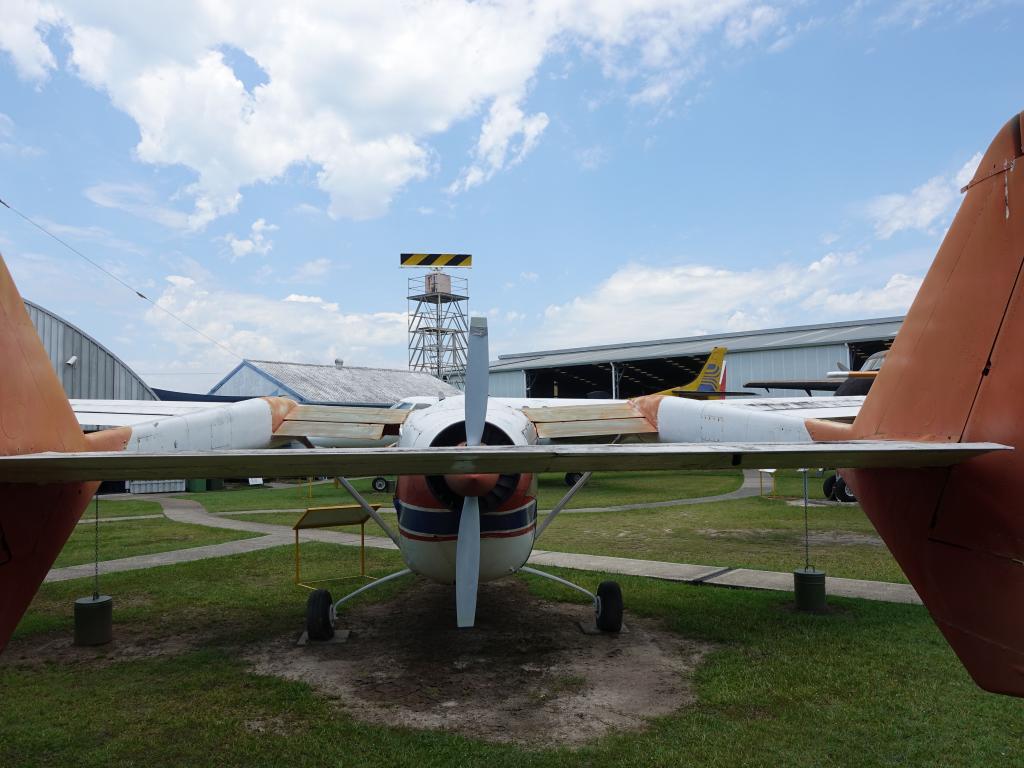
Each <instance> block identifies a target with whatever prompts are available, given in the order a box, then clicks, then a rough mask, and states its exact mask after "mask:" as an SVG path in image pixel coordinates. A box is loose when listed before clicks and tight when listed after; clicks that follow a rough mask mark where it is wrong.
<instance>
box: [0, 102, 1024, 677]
mask: <svg viewBox="0 0 1024 768" xmlns="http://www.w3.org/2000/svg"><path fill="white" fill-rule="evenodd" d="M1022 122H1024V114H1022V115H1019V116H1017V117H1015V118H1014V119H1013V120H1011V121H1010V123H1008V124H1007V125H1006V126H1005V127H1004V128H1003V130H1002V131H1001V132H1000V133H999V134H998V135H997V137H996V139H995V140H994V141H993V143H992V145H991V147H990V148H989V150H988V152H987V153H986V155H985V156H984V158H983V159H982V161H981V164H980V165H979V169H978V171H977V173H976V175H975V177H974V180H973V181H972V182H971V183H970V184H969V185H968V188H967V189H968V191H967V196H966V198H965V200H964V203H963V205H962V207H961V210H960V212H959V213H958V214H957V216H956V218H955V220H954V221H953V224H952V226H951V227H950V230H949V232H948V234H947V236H946V239H945V241H944V243H943V245H942V247H941V248H940V250H939V253H938V254H937V256H936V259H935V262H934V263H933V265H932V267H931V269H930V270H929V273H928V275H927V277H926V278H925V280H924V283H923V285H922V287H921V290H920V292H919V294H918V297H917V299H916V300H915V302H914V305H913V306H912V307H911V309H910V312H909V313H908V315H907V317H906V319H905V321H904V324H903V327H902V329H901V330H900V333H899V335H898V336H897V338H896V340H895V342H894V343H893V346H892V349H891V350H890V352H889V355H888V357H887V363H886V365H885V367H884V369H883V370H882V371H881V372H880V373H879V374H878V376H877V381H876V382H875V384H874V385H873V387H872V390H871V392H870V394H869V395H868V396H867V397H866V398H856V400H857V401H858V402H857V409H856V410H855V411H854V413H853V414H851V415H849V416H847V415H846V412H845V411H844V407H845V406H844V405H843V403H842V402H841V401H843V400H846V399H847V398H808V399H807V400H810V401H813V406H812V405H811V404H810V403H803V404H798V403H794V402H793V401H792V399H790V400H786V399H777V400H774V401H773V400H772V399H767V398H766V399H756V400H751V401H729V400H719V401H710V402H696V401H692V400H688V399H686V398H679V397H668V396H664V395H650V396H646V397H640V398H636V399H635V400H631V401H628V402H626V401H618V402H615V401H611V402H607V401H605V402H602V401H584V402H580V403H574V404H565V401H553V402H552V401H534V400H526V399H521V400H508V399H498V398H492V399H488V397H487V394H486V393H487V349H486V321H485V320H484V319H483V318H474V320H473V322H472V325H471V328H470V362H469V370H468V375H467V387H466V395H465V396H464V397H451V398H448V399H446V400H443V401H440V402H438V403H436V404H434V405H430V406H428V407H426V408H423V409H421V410H413V411H405V412H398V411H397V410H396V409H378V410H377V412H376V413H372V414H371V413H368V411H370V410H372V409H330V408H323V407H318V406H303V405H296V404H295V403H294V402H292V401H290V400H287V399H283V398H260V399H257V400H250V401H244V402H241V403H235V404H232V405H229V406H223V407H218V408H215V409H208V410H206V411H200V412H198V413H194V414H187V415H183V416H175V417H172V418H167V419H161V420H159V421H151V422H145V423H141V424H135V425H132V426H124V427H120V428H117V429H113V430H106V431H102V432H96V433H93V434H90V435H83V434H82V432H81V430H80V429H79V426H78V423H77V421H76V420H75V417H74V414H73V413H72V411H71V408H70V407H69V406H68V405H67V401H66V399H65V398H64V395H63V390H62V389H61V387H60V383H59V381H58V380H57V378H56V376H55V375H54V373H53V370H52V368H51V367H50V363H49V360H48V358H47V356H46V354H45V351H44V350H43V348H42V345H41V343H40V342H39V339H38V336H37V335H36V333H35V329H34V328H33V326H32V324H31V322H30V321H29V319H28V316H27V315H26V314H25V310H24V305H23V303H22V301H21V298H20V297H19V296H18V294H17V291H16V289H15V288H14V285H13V282H12V281H11V280H10V276H9V274H8V273H7V271H6V268H5V267H4V268H2V269H0V359H3V360H5V369H4V372H3V374H2V376H3V382H2V384H3V386H2V389H0V427H2V429H0V454H4V455H2V456H0V494H2V496H0V497H2V498H3V500H4V504H3V506H2V507H0V536H2V539H3V547H2V548H0V550H2V551H3V552H4V556H3V557H4V559H0V644H3V643H6V641H7V639H8V638H9V636H10V633H11V632H12V631H13V628H14V626H15V624H16V623H17V621H18V619H19V618H20V616H21V615H22V613H23V612H24V610H25V608H26V607H27V605H28V603H29V601H30V600H31V598H32V595H33V594H34V593H35V591H36V589H37V588H38V586H39V584H40V583H41V581H42V579H43V577H44V576H45V575H46V573H47V571H48V569H49V568H50V566H51V565H52V563H53V560H54V559H55V558H56V556H57V554H58V553H59V551H60V549H61V547H62V546H63V544H64V542H65V541H66V539H67V536H68V535H69V534H70V532H71V530H72V529H73V527H74V525H75V524H76V522H77V521H78V518H79V517H80V515H81V513H82V510H83V509H84V508H85V506H86V505H87V504H88V502H89V498H90V496H91V495H92V493H93V491H94V490H95V487H96V481H98V480H101V479H104V478H107V477H123V478H130V479H135V478H138V479H148V478H164V477H186V478H187V477H225V476H227V477H230V476H247V475H256V474H258V475H265V476H275V475H276V476H303V475H310V474H323V475H347V474H361V475H365V474H378V473H379V474H397V475H400V480H399V485H398V490H397V492H396V511H397V512H398V530H397V531H395V530H392V529H391V528H390V527H389V526H387V524H386V523H385V522H384V521H383V520H381V519H380V516H379V515H377V514H376V512H372V516H373V517H374V518H375V519H376V520H377V521H378V523H379V524H380V525H381V526H382V527H383V528H384V530H385V531H387V532H388V535H389V536H391V537H392V539H393V540H394V541H395V542H396V544H397V545H398V547H399V549H400V551H401V553H402V556H403V558H404V559H405V562H406V565H407V566H408V568H407V569H406V571H403V573H404V572H416V573H420V574H422V575H424V576H426V577H428V578H432V579H435V580H437V581H441V582H444V583H453V584H454V585H455V603H456V615H457V622H458V624H459V626H472V625H473V623H474V620H475V610H476V592H477V585H478V583H479V581H481V580H489V579H497V578H501V577H504V576H507V575H510V574H512V573H515V572H517V571H529V572H531V573H536V574H537V575H540V576H546V577H547V578H553V579H555V580H556V581H559V582H560V583H563V584H568V583H567V582H565V581H563V580H560V579H557V578H556V577H553V576H551V575H549V574H543V573H541V572H538V571H534V570H532V569H528V568H527V567H526V566H525V565H524V564H525V563H526V560H527V558H528V556H529V553H530V550H531V549H532V547H533V544H534V542H535V541H536V539H537V538H538V537H539V536H540V535H541V534H542V533H543V531H544V529H545V527H546V526H547V525H548V524H549V523H550V522H551V520H552V519H554V517H555V516H556V515H557V514H558V513H559V512H560V510H561V509H562V508H563V507H564V505H565V504H566V503H567V502H568V500H569V499H570V498H571V496H572V494H573V493H575V492H576V491H578V490H579V488H580V487H581V486H582V484H584V483H585V482H586V477H587V474H586V473H589V472H591V471H602V470H627V471H628V470H671V469H692V468H700V469H719V468H736V467H742V468H758V467H774V468H785V467H807V466H839V467H842V468H844V469H843V470H842V471H843V476H844V477H846V478H848V479H849V481H850V483H851V485H853V487H855V488H856V490H857V493H858V497H859V498H860V500H861V504H862V507H863V508H864V510H865V512H866V513H867V515H868V516H869V517H870V518H871V520H872V522H873V524H874V525H875V527H876V529H877V530H878V532H879V534H880V535H881V536H882V538H883V539H884V541H885V542H886V544H887V545H888V546H889V548H890V549H891V550H892V552H893V554H894V555H895V557H896V559H897V560H898V562H899V563H900V565H901V567H902V568H903V570H904V572H905V573H906V574H907V576H908V578H909V579H910V581H911V583H912V584H913V585H914V587H915V589H916V590H917V592H918V594H919V595H920V596H921V598H922V600H923V601H924V603H925V605H926V606H927V607H928V608H929V610H930V611H931V613H932V616H933V618H934V619H935V621H936V623H937V624H938V626H939V628H940V629H941V630H942V632H943V634H944V635H945V637H946V639H947V640H948V641H949V643H950V644H951V645H952V647H953V648H954V650H955V651H956V653H957V654H958V656H959V657H960V659H961V661H962V662H963V663H964V665H965V666H966V668H967V669H968V671H969V672H970V673H971V675H972V676H973V677H974V679H975V680H976V681H977V682H978V684H979V685H981V686H982V687H984V688H986V689H988V690H992V691H997V692H1002V693H1009V694H1013V695H1024V618H1022V617H1021V613H1020V612H1019V611H1017V610H1016V607H1017V606H1019V605H1020V604H1021V602H1022V601H1024V565H1022V563H1024V520H1022V519H1021V517H1020V516H1019V515H1017V514H1016V513H1015V511H1014V510H1015V509H1016V498H1017V495H1018V490H1017V487H1018V482H1017V479H1018V477H1019V476H1020V474H1021V470H1022V469H1024V455H1021V454H1018V453H1017V452H1016V451H1014V450H1010V449H1009V448H1011V447H1014V446H1017V445H1020V444H1021V443H1022V439H1024V402H1022V401H1021V399H1020V398H1019V396H1018V394H1017V386H1018V382H1019V380H1020V372H1021V371H1020V369H1021V368H1022V366H1024V357H1022V355H1021V354H1020V350H1021V349H1022V348H1024V283H1022V282H1021V281H1019V280H1018V279H1017V277H1018V275H1019V273H1020V271H1021V269H1022V268H1024V248H1022V247H1019V246H1020V244H1021V243H1024V216H1021V215H1012V213H1011V210H1012V209H1011V204H1012V201H1013V200H1020V199H1024V166H1022V168H1021V170H1016V166H1017V160H1018V159H1019V158H1020V157H1021V156H1024V148H1022V146H1021V132H1022V131H1021V128H1022ZM948 349H955V350H957V352H958V355H959V358H958V362H959V364H958V366H956V368H955V369H949V368H947V367H943V366H942V363H941V360H943V354H942V353H943V352H944V351H945V350H948ZM937 383H940V384H941V386H939V385H938V384H937ZM851 399H853V398H851ZM861 403H862V405H861ZM853 416H855V418H853ZM851 422H852V423H851ZM326 430H331V431H334V432H344V433H345V434H353V433H358V434H372V435H378V436H379V435H382V434H385V433H387V432H392V431H397V433H398V443H397V445H396V446H392V447H389V448H358V449H318V450H308V449H307V450H289V451H281V450H267V449H265V448H264V446H266V445H268V444H270V443H271V442H272V441H273V440H274V439H279V438H284V437H289V438H292V437H297V436H309V435H312V434H317V433H318V432H323V431H326ZM624 435H633V436H638V437H641V438H643V439H654V440H658V441H660V442H659V443H658V444H651V443H638V444H629V445H619V444H601V445H579V444H560V443H559V442H558V441H562V440H567V439H572V438H576V437H581V436H582V437H596V436H604V437H605V438H607V439H612V438H615V439H617V438H618V437H620V436H624ZM545 438H547V439H549V440H551V441H552V444H548V445H544V444H541V441H542V440H543V439H545ZM550 471H557V472H565V471H582V472H584V473H585V474H584V476H583V477H582V478H581V479H580V482H579V483H578V484H577V485H575V486H574V487H573V488H572V489H570V491H569V492H568V493H567V494H566V496H565V497H563V499H562V500H561V501H560V502H559V504H558V505H556V506H555V507H554V508H553V509H552V510H551V512H549V513H548V515H547V516H546V517H545V518H544V519H543V520H541V521H539V522H538V521H537V517H536V515H537V507H536V494H535V479H534V478H535V475H536V473H538V472H550ZM351 492H352V493H353V495H354V497H355V498H356V499H357V500H360V499H361V496H359V494H358V493H356V492H355V491H354V490H352V491H351ZM361 503H363V504H364V505H365V501H362V502H361ZM365 506H366V508H367V511H368V513H370V511H371V510H372V508H370V507H369V505H365ZM397 575H399V574H395V575H393V576H391V577H386V578H385V579H381V580H379V581H378V582H373V584H371V585H367V587H364V589H366V588H372V586H373V585H375V584H379V583H383V582H385V581H387V580H389V579H391V578H394V577H395V576H397ZM569 586H575V585H569ZM575 588H577V589H582V588H580V587H575ZM583 591H586V590H583ZM588 594H589V593H588ZM349 597H351V595H349V596H346V597H344V598H342V599H341V600H339V601H337V603H334V602H332V601H331V599H330V596H328V595H327V594H326V593H323V592H318V593H315V597H314V598H311V601H310V604H309V605H308V606H307V622H308V626H309V629H310V632H311V634H313V635H314V636H316V635H320V636H322V635H323V634H326V633H329V631H330V624H331V621H332V618H333V611H334V610H335V608H336V606H337V605H338V604H340V603H342V602H344V601H345V600H347V599H348V598H349ZM593 598H594V604H595V612H596V616H597V622H598V626H599V627H601V628H602V629H604V630H606V631H615V630H616V629H618V627H619V626H620V625H621V607H622V601H621V593H620V591H619V590H618V588H617V586H615V585H614V584H613V583H611V582H606V583H605V584H602V585H601V586H600V587H599V588H598V594H597V595H594V596H593ZM410 630H411V631H414V630H415V627H410Z"/></svg>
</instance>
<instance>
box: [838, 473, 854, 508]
mask: <svg viewBox="0 0 1024 768" xmlns="http://www.w3.org/2000/svg"><path fill="white" fill-rule="evenodd" d="M833 495H834V498H835V500H836V501H845V502H846V503H847V504H853V503H854V502H855V501H857V497H856V496H854V494H853V489H852V488H850V486H848V485H847V484H846V481H845V480H844V479H843V478H841V477H837V478H836V487H835V490H834V491H833Z"/></svg>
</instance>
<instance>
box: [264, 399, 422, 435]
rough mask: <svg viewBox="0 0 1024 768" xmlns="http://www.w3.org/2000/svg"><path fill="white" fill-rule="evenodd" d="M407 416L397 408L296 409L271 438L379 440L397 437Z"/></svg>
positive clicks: (329, 406)
mask: <svg viewBox="0 0 1024 768" xmlns="http://www.w3.org/2000/svg"><path fill="white" fill-rule="evenodd" d="M409 413H411V412H410V411H404V410H399V409H397V408H361V407H345V406H335V405H296V406H295V407H294V408H292V409H291V410H290V411H289V412H288V414H287V415H286V416H285V417H284V421H283V422H282V423H281V425H280V426H279V427H278V428H277V429H275V430H274V437H288V438H301V437H330V438H348V439H356V440H380V439H381V437H383V436H384V435H397V434H398V428H399V427H400V426H401V425H402V424H403V423H404V422H405V420H406V418H407V417H408V416H409Z"/></svg>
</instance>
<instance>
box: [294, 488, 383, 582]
mask: <svg viewBox="0 0 1024 768" xmlns="http://www.w3.org/2000/svg"><path fill="white" fill-rule="evenodd" d="M371 506H372V507H373V509H374V511H377V510H378V509H380V505H379V504H372V505H371ZM369 519H370V516H369V515H368V514H366V510H364V509H363V508H362V507H361V506H359V505H358V504H345V505H341V506H330V507H309V508H308V509H306V511H305V513H304V514H303V515H302V517H300V518H299V519H298V521H297V522H296V523H295V525H293V526H292V529H293V530H294V531H295V583H296V584H297V585H298V586H300V587H305V588H306V589H316V587H314V586H312V584H316V583H324V582H327V581H344V580H345V579H352V578H364V579H366V578H368V579H370V580H373V577H371V576H367V575H366V521H367V520H369ZM345 525H358V526H359V576H339V577H336V578H333V579H316V580H315V581H312V582H310V583H308V584H307V583H305V582H303V581H302V553H301V550H300V547H299V531H304V530H312V529H316V528H334V527H340V526H345Z"/></svg>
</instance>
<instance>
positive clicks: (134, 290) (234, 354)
mask: <svg viewBox="0 0 1024 768" xmlns="http://www.w3.org/2000/svg"><path fill="white" fill-rule="evenodd" d="M0 205H3V207H4V208H6V209H8V210H9V211H13V212H14V213H16V214H17V215H18V216H20V217H21V218H22V219H24V220H25V221H27V222H28V223H29V224H31V225H32V226H33V227H35V228H36V229H38V230H39V231H40V232H42V233H43V234H44V235H46V236H48V237H51V238H53V239H54V240H56V241H57V242H58V243H60V244H61V245H63V246H64V247H65V248H67V249H68V250H69V251H71V252H72V253H73V254H75V255H76V256H78V257H79V258H81V259H83V260H85V261H86V262H88V263H89V264H91V265H92V266H94V267H95V268H96V269H98V270H99V271H100V272H102V273H103V274H105V275H106V276H107V277H109V278H111V279H112V280H115V281H117V282H118V283H120V284H121V285H123V286H124V287H125V288H127V289H128V290H129V291H131V292H132V293H134V294H135V295H136V296H138V297H139V298H140V299H142V300H143V301H148V302H149V303H150V304H151V305H153V306H154V307H155V308H156V309H159V310H160V311H161V312H163V313H164V314H165V315H167V316H168V317H171V318H173V319H175V320H177V321H178V322H179V323H181V324H182V325H184V326H185V327H186V328H188V329H189V330H191V331H194V332H195V333H197V334H199V335H200V336H202V337H203V338H204V339H206V340H207V341H208V342H210V343H211V344H216V345H217V346H218V347H220V348H221V349H223V350H224V351H225V352H227V353H228V354H229V355H231V356H232V357H237V358H238V359H239V360H244V359H245V357H244V356H243V355H240V354H238V353H237V352H235V351H234V350H233V349H231V348H230V347H228V346H227V345H226V344H223V343H221V342H220V341H218V340H217V339H215V338H213V337H212V336H210V335H209V334H206V333H204V332H203V331H201V330H199V329H198V328H196V327H195V326H194V325H192V324H191V323H189V322H188V321H187V320H184V319H182V318H180V317H178V316H177V315H176V314H174V313H173V312H171V310H169V309H167V308H166V307H161V306H160V305H159V304H157V303H156V302H155V301H153V300H152V299H151V298H149V296H147V295H146V294H144V293H143V292H142V291H140V290H138V289H137V288H135V287H134V286H131V285H129V284H128V283H126V282H125V281H124V280H122V279H121V278H120V277H118V276H117V275H115V274H114V273H113V272H111V271H110V270H109V269H107V268H106V267H104V266H102V265H101V264H98V263H97V262H95V261H93V260H92V259H90V258H89V257H88V256H86V255H85V254H84V253H82V252H81V251H80V250H78V249H77V248H75V247H74V246H73V245H71V244H69V243H68V242H67V241H65V240H62V239H61V238H59V237H57V235H55V234H53V232H51V231H50V230H48V229H47V228H46V227H44V226H43V225H42V224H39V223H38V222H36V221H34V220H33V219H31V218H29V217H28V216H26V215H25V214H24V213H22V212H21V211H19V210H18V209H17V208H15V207H14V206H13V205H11V204H10V203H8V202H7V201H5V200H4V199H3V198H0Z"/></svg>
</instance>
